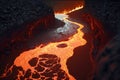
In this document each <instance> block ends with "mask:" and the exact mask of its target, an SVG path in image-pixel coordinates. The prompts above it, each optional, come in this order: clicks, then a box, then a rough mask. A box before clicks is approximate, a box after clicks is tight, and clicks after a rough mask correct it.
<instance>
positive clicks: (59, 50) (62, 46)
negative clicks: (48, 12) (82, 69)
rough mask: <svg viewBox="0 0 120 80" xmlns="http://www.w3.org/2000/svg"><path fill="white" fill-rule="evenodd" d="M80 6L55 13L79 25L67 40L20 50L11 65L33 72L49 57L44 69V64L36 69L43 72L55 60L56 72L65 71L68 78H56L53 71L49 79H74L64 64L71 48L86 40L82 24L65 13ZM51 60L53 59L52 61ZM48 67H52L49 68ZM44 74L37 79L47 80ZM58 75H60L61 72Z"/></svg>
mask: <svg viewBox="0 0 120 80" xmlns="http://www.w3.org/2000/svg"><path fill="white" fill-rule="evenodd" d="M81 8H82V7H77V8H75V9H73V10H71V11H68V12H65V13H60V14H59V13H56V14H55V17H56V18H57V19H59V20H61V21H63V22H65V23H66V22H67V24H68V23H70V24H74V25H77V26H79V28H78V29H77V33H75V34H74V35H72V36H71V37H69V38H68V40H66V41H60V42H51V43H48V44H47V45H44V44H41V45H40V46H37V47H36V48H34V49H31V50H28V51H25V52H22V53H21V54H20V55H19V56H18V57H17V58H16V59H15V61H14V64H13V65H15V66H17V67H19V66H20V67H22V68H23V70H24V71H25V72H26V71H27V70H28V69H29V70H31V72H32V73H35V72H36V71H37V70H36V68H35V67H37V66H38V65H39V64H40V63H41V64H42V63H44V65H47V62H46V60H47V58H50V59H49V60H51V62H50V61H49V60H48V62H49V63H48V64H49V65H47V67H44V69H43V68H42V67H43V66H44V65H42V66H41V67H38V69H40V70H42V69H43V71H44V72H45V70H47V69H48V66H50V64H51V63H53V62H55V63H56V64H60V65H59V68H60V70H59V71H56V72H57V73H59V72H60V71H61V70H62V72H65V73H64V74H65V75H66V76H68V77H69V78H65V76H64V77H60V78H61V79H60V78H57V77H55V75H59V74H57V73H55V74H53V76H54V77H53V78H52V79H49V80H75V78H74V77H73V76H72V75H70V74H69V71H68V68H67V65H66V61H67V59H68V58H69V57H71V56H72V55H73V53H74V52H73V49H75V48H76V47H78V46H83V45H85V44H86V40H85V39H84V38H83V36H84V33H83V32H82V31H81V29H82V28H83V27H84V26H83V25H82V24H80V23H77V22H73V21H71V20H68V18H69V16H68V15H67V13H71V12H73V11H75V10H78V9H81ZM43 45H44V46H43ZM45 55H46V56H45ZM53 55H54V59H52V58H51V56H52V57H53ZM40 56H41V57H42V56H43V57H44V59H42V58H41V57H40ZM49 56H50V57H49ZM55 56H57V57H55ZM34 58H36V59H35V60H37V62H35V61H33V64H35V63H36V64H35V65H34V67H33V66H31V65H32V62H30V61H31V59H34ZM52 60H54V61H52ZM41 61H43V62H41ZM38 62H39V63H38ZM45 63H46V64H45ZM30 64H31V65H30ZM36 65H37V66H36ZM39 66H40V65H39ZM53 66H54V65H53ZM12 68H13V66H11V68H10V69H9V71H11V72H12ZM49 68H50V67H49ZM54 68H55V67H54ZM59 68H57V69H59ZM50 69H53V68H50ZM50 69H49V70H48V72H49V71H50ZM24 74H25V73H22V72H20V71H19V74H18V76H17V77H18V79H17V80H19V79H20V76H24ZM39 74H40V76H42V75H41V74H42V73H41V72H39ZM31 75H32V74H31ZM5 76H6V74H3V76H2V77H5ZM46 76H48V75H46ZM46 76H44V79H42V77H41V78H39V80H47V78H48V77H46ZM59 76H61V74H60V75H59ZM29 78H31V79H34V78H32V77H29ZM26 79H27V78H26ZM34 80H38V79H34Z"/></svg>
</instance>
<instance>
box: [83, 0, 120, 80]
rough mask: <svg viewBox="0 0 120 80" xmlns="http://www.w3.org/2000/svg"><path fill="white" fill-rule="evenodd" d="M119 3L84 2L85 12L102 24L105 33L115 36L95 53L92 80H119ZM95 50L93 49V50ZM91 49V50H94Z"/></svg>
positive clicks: (116, 1) (111, 0)
mask: <svg viewBox="0 0 120 80" xmlns="http://www.w3.org/2000/svg"><path fill="white" fill-rule="evenodd" d="M119 4H120V1H118V0H114V1H113V0H99V1H97V0H92V1H89V0H86V6H85V9H86V12H88V13H90V14H92V15H93V16H95V17H96V18H97V19H99V20H100V21H101V22H102V23H103V27H104V29H105V32H106V33H107V32H110V33H112V34H115V35H114V36H111V34H108V35H110V37H111V40H110V41H109V42H108V43H107V44H106V45H104V48H103V49H102V50H99V51H98V52H97V55H96V56H95V60H96V62H97V66H96V72H95V76H94V80H119V79H120V77H119V75H120V65H119V61H120V55H119V52H120V46H119V44H120V27H119V26H120V17H119V16H120V10H119V8H120V5H119ZM94 49H95V48H94ZM94 49H93V50H94Z"/></svg>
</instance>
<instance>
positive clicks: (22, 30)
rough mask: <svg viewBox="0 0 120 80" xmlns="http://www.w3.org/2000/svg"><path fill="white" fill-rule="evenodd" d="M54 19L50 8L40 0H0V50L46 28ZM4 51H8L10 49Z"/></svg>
mask: <svg viewBox="0 0 120 80" xmlns="http://www.w3.org/2000/svg"><path fill="white" fill-rule="evenodd" d="M54 19H55V18H54V12H53V10H52V8H51V7H48V6H47V5H45V4H44V3H43V2H42V0H36V1H34V0H1V1H0V52H1V50H3V49H6V48H5V47H6V46H7V47H8V46H10V47H11V44H12V43H14V42H18V41H25V40H26V39H28V38H30V37H32V36H34V35H36V34H38V33H39V32H41V29H43V28H44V29H46V28H48V27H49V26H50V25H52V24H53V23H54ZM4 51H6V53H10V50H4ZM1 53H2V52H1Z"/></svg>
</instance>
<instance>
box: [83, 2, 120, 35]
mask: <svg viewBox="0 0 120 80" xmlns="http://www.w3.org/2000/svg"><path fill="white" fill-rule="evenodd" d="M85 4H86V5H85V10H86V12H88V13H90V14H92V15H93V16H94V17H96V18H97V19H99V20H100V21H101V22H102V23H103V26H104V29H105V30H106V31H108V32H112V33H117V32H119V30H118V29H120V28H119V25H120V17H119V16H120V10H119V8H120V5H119V4H120V1H118V0H99V1H98V0H92V1H90V0H85Z"/></svg>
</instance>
